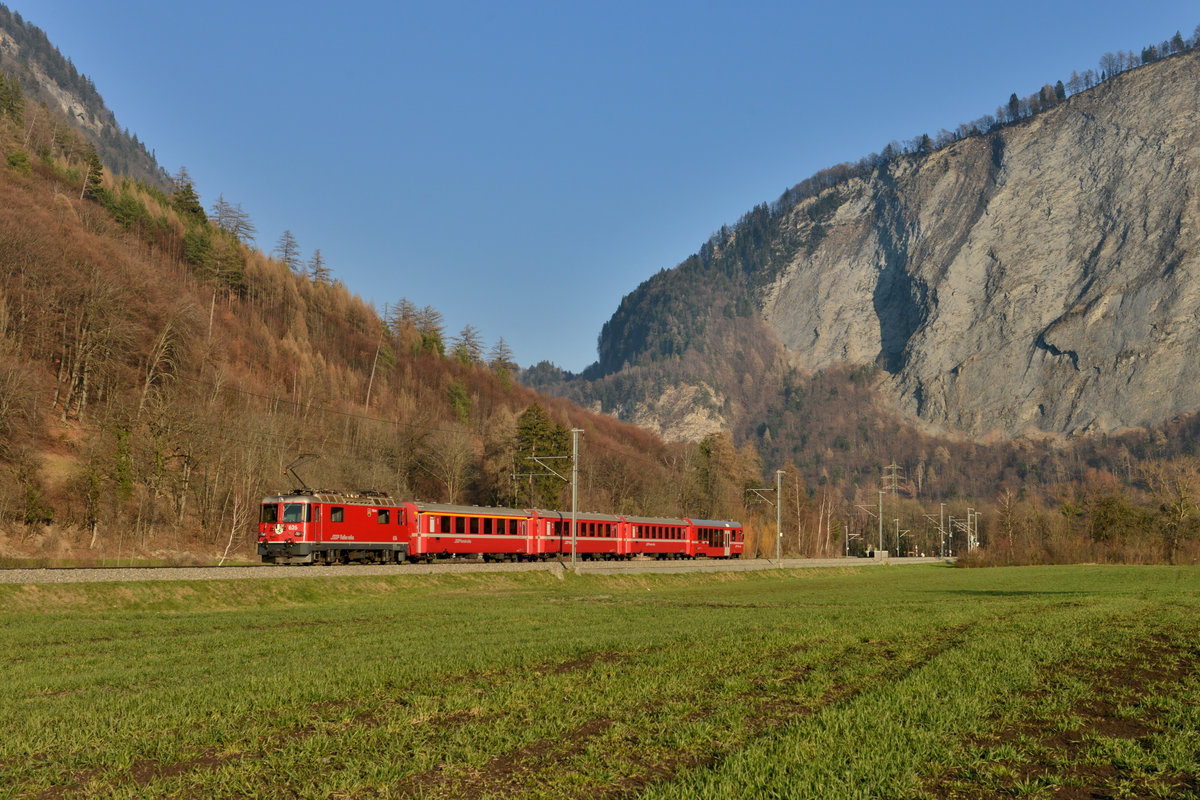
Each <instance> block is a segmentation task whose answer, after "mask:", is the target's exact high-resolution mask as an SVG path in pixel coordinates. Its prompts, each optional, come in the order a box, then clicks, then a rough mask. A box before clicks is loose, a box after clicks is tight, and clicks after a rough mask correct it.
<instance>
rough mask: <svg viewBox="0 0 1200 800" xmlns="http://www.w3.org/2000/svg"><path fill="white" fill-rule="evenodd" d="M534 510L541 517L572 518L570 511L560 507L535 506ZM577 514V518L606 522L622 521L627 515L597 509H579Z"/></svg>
mask: <svg viewBox="0 0 1200 800" xmlns="http://www.w3.org/2000/svg"><path fill="white" fill-rule="evenodd" d="M533 510H534V511H536V512H537V515H538V516H539V517H545V518H547V519H570V518H571V512H570V511H561V510H559V509H551V508H535V509H533ZM575 516H576V518H577V519H582V520H602V521H604V522H620V521H621V520H623V519H625V517H622V516H618V515H616V514H601V513H599V512H597V511H579V512H576V514H575Z"/></svg>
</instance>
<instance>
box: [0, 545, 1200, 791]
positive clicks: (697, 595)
mask: <svg viewBox="0 0 1200 800" xmlns="http://www.w3.org/2000/svg"><path fill="white" fill-rule="evenodd" d="M350 575H352V570H351V571H348V576H347V577H344V578H333V579H330V578H292V579H287V580H265V581H258V580H228V581H217V582H206V583H201V582H195V583H161V582H144V583H126V584H69V585H36V586H34V585H28V586H20V585H0V609H3V613H2V614H0V619H2V622H0V662H2V664H3V671H2V672H0V676H2V677H0V696H2V697H3V701H2V702H0V797H34V798H67V797H129V798H134V797H137V798H142V797H197V798H204V797H222V796H223V797H246V796H249V797H263V798H296V797H345V798H360V797H368V798H369V797H421V798H486V797H545V798H599V797H633V796H645V797H651V798H694V797H709V798H735V797H736V798H740V797H778V798H819V797H828V798H855V797H861V798H867V797H879V798H909V797H918V798H980V797H982V798H988V797H995V798H1007V797H1027V798H1052V797H1053V798H1092V797H1112V798H1122V797H1162V798H1187V797H1191V798H1200V777H1198V776H1200V666H1198V663H1200V662H1198V657H1200V570H1197V569H1195V568H1171V567H1042V568H1011V569H989V570H963V569H954V568H950V567H944V566H928V567H925V566H908V567H869V568H860V569H856V570H849V571H833V570H811V571H786V572H774V573H761V572H759V573H736V574H716V575H712V574H706V575H675V576H633V577H599V576H582V577H581V576H575V575H567V576H566V578H565V579H562V580H560V579H558V578H556V577H553V576H551V575H549V574H547V573H520V574H474V575H451V576H446V575H430V576H411V577H397V578H392V577H386V578H380V577H357V578H356V577H350Z"/></svg>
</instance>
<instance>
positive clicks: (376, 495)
mask: <svg viewBox="0 0 1200 800" xmlns="http://www.w3.org/2000/svg"><path fill="white" fill-rule="evenodd" d="M577 522H578V526H579V527H578V530H577V532H576V536H575V552H576V553H577V555H578V557H579V558H583V559H612V558H630V557H632V556H635V555H645V556H653V557H657V558H696V557H698V556H700V557H707V558H740V557H741V555H742V552H743V550H744V549H745V535H744V532H743V530H742V525H741V523H739V522H728V521H724V520H701V519H694V520H693V519H670V518H659V517H622V516H615V515H612V514H591V513H583V512H580V513H579V514H578V516H577ZM258 554H259V555H260V556H262V560H263V561H264V562H265V563H268V564H270V563H274V564H316V563H324V564H334V563H348V562H351V561H369V562H383V563H388V562H403V561H417V560H421V559H424V560H432V559H434V558H439V557H449V556H468V555H469V556H482V557H484V558H486V559H519V560H534V559H548V558H561V557H563V556H569V555H570V554H571V514H570V512H564V511H547V510H544V509H515V508H486V507H482V506H454V505H443V504H439V503H415V502H397V501H395V500H392V499H391V498H389V497H388V496H387V495H386V494H384V493H382V492H327V491H315V492H308V491H304V492H294V493H292V494H287V495H278V496H275V497H267V498H264V499H263V501H262V509H261V514H260V516H259V523H258Z"/></svg>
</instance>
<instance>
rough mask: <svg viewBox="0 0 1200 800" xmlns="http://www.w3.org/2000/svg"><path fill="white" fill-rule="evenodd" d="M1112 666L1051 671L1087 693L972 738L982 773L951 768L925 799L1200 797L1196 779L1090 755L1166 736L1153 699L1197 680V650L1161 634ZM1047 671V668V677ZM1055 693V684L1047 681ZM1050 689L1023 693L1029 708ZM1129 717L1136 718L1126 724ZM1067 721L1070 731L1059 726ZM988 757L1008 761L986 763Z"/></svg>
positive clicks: (1145, 745) (935, 779)
mask: <svg viewBox="0 0 1200 800" xmlns="http://www.w3.org/2000/svg"><path fill="white" fill-rule="evenodd" d="M1131 646H1132V647H1135V648H1136V649H1135V650H1134V651H1133V652H1130V653H1127V654H1126V655H1125V657H1124V658H1122V659H1121V660H1119V661H1118V662H1117V663H1115V664H1110V665H1106V666H1095V665H1093V664H1086V663H1085V664H1067V665H1063V664H1056V665H1054V666H1053V667H1052V669H1054V670H1056V671H1058V670H1062V669H1063V668H1064V666H1066V667H1067V668H1068V669H1070V670H1071V674H1072V675H1073V676H1074V677H1075V678H1076V679H1078V680H1081V681H1083V682H1085V683H1087V684H1088V685H1090V686H1091V687H1092V691H1090V692H1089V693H1088V694H1087V695H1085V696H1083V697H1081V698H1079V699H1078V700H1077V701H1076V702H1075V703H1074V704H1073V705H1072V706H1071V707H1070V708H1068V709H1066V710H1060V711H1058V712H1057V713H1055V714H1054V715H1053V718H1041V717H1030V718H1027V719H1023V720H1021V721H1018V722H1012V723H1008V724H1006V725H1003V726H1001V727H1000V728H998V729H997V730H996V731H995V732H993V733H992V734H990V735H987V736H980V737H976V738H975V739H974V740H973V741H972V742H971V743H970V744H969V747H971V748H973V749H974V751H975V752H976V753H977V756H978V758H979V762H982V766H980V767H954V768H951V769H949V770H947V771H945V772H943V773H941V774H939V775H937V776H932V777H930V778H929V779H928V780H927V781H926V783H925V785H924V787H923V790H922V794H921V796H922V797H926V798H934V800H968V799H969V800H976V799H978V800H1003V798H1008V797H1013V796H1024V795H1035V796H1037V797H1052V798H1054V800H1097V799H1099V800H1106V799H1108V798H1116V797H1139V798H1140V797H1147V798H1150V797H1185V796H1187V797H1200V776H1198V775H1196V774H1189V773H1182V774H1174V775H1159V776H1157V777H1152V776H1147V775H1138V774H1136V773H1135V772H1131V771H1130V768H1129V766H1128V765H1121V764H1117V763H1095V758H1094V755H1092V754H1091V753H1089V751H1091V750H1093V748H1094V746H1095V744H1096V742H1097V741H1098V740H1101V739H1111V740H1125V741H1129V742H1133V743H1135V744H1136V745H1138V746H1139V748H1141V749H1142V750H1147V751H1148V750H1149V749H1150V746H1151V745H1150V739H1151V737H1153V736H1155V735H1156V734H1158V733H1160V732H1161V731H1162V730H1163V720H1162V714H1161V713H1160V710H1159V709H1157V708H1156V707H1155V705H1156V704H1155V703H1154V702H1152V700H1153V699H1154V698H1155V696H1156V693H1157V692H1160V691H1165V693H1166V694H1167V695H1168V696H1174V695H1175V694H1177V693H1178V691H1179V687H1180V683H1181V682H1183V681H1186V680H1189V679H1192V678H1195V677H1196V676H1198V675H1200V666H1198V659H1200V647H1197V646H1195V645H1182V644H1179V643H1177V642H1172V641H1171V640H1170V639H1169V638H1168V637H1166V636H1165V635H1163V634H1156V635H1154V636H1151V637H1150V638H1148V639H1147V640H1145V642H1144V643H1142V644H1141V645H1140V646H1138V645H1135V644H1131ZM1049 669H1051V668H1047V671H1048V670H1049ZM1050 683H1051V686H1053V685H1054V683H1053V679H1051V681H1050ZM1050 691H1052V689H1048V688H1044V687H1039V688H1036V689H1031V690H1029V691H1027V692H1024V693H1022V697H1023V698H1024V700H1025V702H1024V703H1022V704H1020V705H1028V704H1030V703H1033V702H1036V700H1037V699H1038V698H1039V697H1041V696H1043V695H1045V694H1046V693H1047V692H1050ZM1122 706H1125V708H1126V709H1128V708H1129V707H1131V706H1132V707H1135V708H1136V709H1137V710H1138V711H1139V712H1140V713H1138V715H1137V716H1130V715H1129V714H1128V713H1124V712H1123V709H1122ZM1064 721H1071V722H1073V723H1074V724H1072V725H1069V726H1067V725H1064V724H1063V722H1064ZM988 752H999V753H1002V754H1006V755H1007V757H1002V758H996V759H993V760H991V761H983V757H984V755H985V754H986V753H988Z"/></svg>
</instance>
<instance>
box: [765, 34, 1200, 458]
mask: <svg viewBox="0 0 1200 800" xmlns="http://www.w3.org/2000/svg"><path fill="white" fill-rule="evenodd" d="M829 191H832V192H836V193H838V201H839V205H838V208H837V210H836V212H835V213H834V214H833V215H832V217H831V218H830V219H829V220H828V221H827V222H826V223H825V224H824V236H823V238H821V239H820V243H819V244H818V245H817V246H816V247H815V248H811V252H809V248H798V249H795V251H794V252H792V253H790V254H789V255H788V256H786V257H785V258H784V259H783V260H781V262H780V263H777V264H775V268H776V277H775V278H774V280H773V281H771V282H770V284H769V285H768V286H767V287H766V289H765V290H764V291H763V292H762V294H761V296H760V297H759V298H758V299H759V302H760V305H761V309H762V316H763V319H764V320H765V322H766V324H767V325H768V326H769V327H770V328H771V329H772V330H773V331H774V332H775V334H776V335H777V336H778V337H779V339H780V341H781V342H782V343H783V345H784V346H785V347H786V349H787V351H788V354H789V357H790V358H791V360H792V362H793V363H794V364H795V365H796V366H798V367H800V368H803V369H806V370H817V369H821V368H824V367H829V366H832V365H835V364H839V363H852V364H857V363H877V364H879V365H880V366H881V367H883V368H884V369H885V370H886V372H887V374H888V378H887V380H886V381H885V390H886V392H887V393H888V394H889V395H890V396H891V397H892V399H893V401H894V402H895V403H896V405H897V406H898V407H899V408H900V409H901V410H902V411H904V412H907V413H909V414H912V415H915V416H917V417H919V418H921V419H922V420H924V421H926V422H928V423H932V424H933V425H935V426H937V427H941V428H945V429H949V430H957V431H962V432H965V433H968V434H970V435H974V436H980V435H984V434H987V433H990V432H997V433H1002V434H1006V435H1011V434H1017V433H1027V432H1035V431H1036V432H1046V433H1065V434H1070V433H1074V432H1079V431H1082V430H1089V429H1090V430H1115V429H1120V428H1124V427H1128V426H1136V425H1153V424H1158V423H1161V422H1163V421H1165V420H1167V419H1170V418H1172V417H1174V416H1176V415H1178V414H1181V413H1185V412H1190V411H1195V410H1198V409H1200V358H1198V356H1200V53H1198V52H1191V53H1187V54H1184V55H1180V56H1176V57H1174V58H1170V59H1167V60H1165V61H1162V62H1159V63H1157V64H1155V65H1152V66H1148V67H1144V68H1141V69H1138V70H1134V71H1131V72H1127V73H1124V74H1122V75H1118V76H1116V77H1114V78H1112V79H1110V80H1109V81H1107V82H1106V83H1104V84H1102V85H1101V86H1099V87H1096V88H1095V89H1092V90H1090V91H1087V92H1083V93H1081V94H1079V95H1076V96H1074V97H1072V98H1070V99H1069V100H1068V101H1067V102H1065V103H1062V104H1061V105H1059V106H1057V107H1056V108H1054V109H1052V110H1050V111H1047V112H1044V113H1042V114H1040V115H1038V116H1035V117H1033V118H1031V119H1028V120H1026V121H1025V122H1023V123H1020V124H1017V125H1014V126H1010V127H1007V128H1004V129H1002V130H1000V131H997V132H995V133H992V134H990V135H988V136H983V137H975V138H971V139H967V140H964V141H961V142H958V143H956V144H953V145H950V146H948V147H946V148H943V149H942V150H939V151H937V152H934V153H932V154H930V155H928V156H925V157H923V158H919V159H916V158H914V159H898V160H896V161H893V162H892V163H891V164H889V165H888V166H887V167H886V168H883V169H880V170H877V171H876V172H875V174H874V175H872V176H871V177H869V178H865V179H853V180H851V181H849V182H848V183H846V184H844V185H842V186H839V187H836V188H835V189H832V190H829ZM808 202H809V203H811V202H816V201H815V200H812V201H808ZM805 207H806V204H805V203H801V204H800V205H799V206H797V207H796V208H795V209H794V210H793V211H792V212H791V215H790V217H789V219H788V220H787V225H790V226H792V233H793V234H796V235H797V236H798V237H799V236H802V235H803V233H804V231H803V230H802V229H803V228H805V227H806V226H808V227H811V226H812V225H813V224H814V223H813V222H812V220H811V218H810V216H809V215H807V214H806V213H805Z"/></svg>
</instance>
